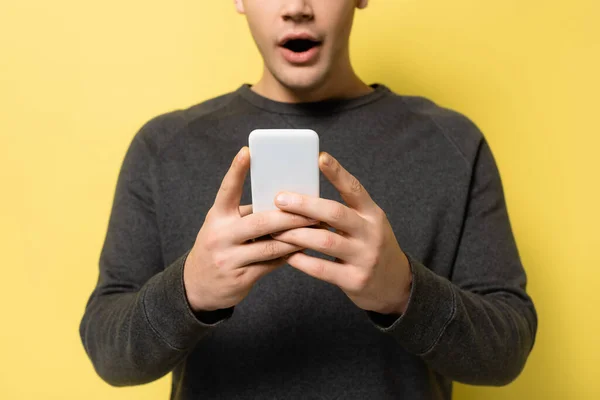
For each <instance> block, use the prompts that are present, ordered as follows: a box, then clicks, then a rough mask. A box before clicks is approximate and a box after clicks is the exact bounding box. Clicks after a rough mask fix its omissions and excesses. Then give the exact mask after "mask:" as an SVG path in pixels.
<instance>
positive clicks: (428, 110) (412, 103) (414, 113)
mask: <svg viewBox="0 0 600 400" xmlns="http://www.w3.org/2000/svg"><path fill="white" fill-rule="evenodd" d="M392 97H393V98H394V99H395V101H396V102H398V105H399V106H400V107H402V108H403V109H404V110H405V113H404V115H405V116H408V117H409V119H410V121H411V123H415V124H419V125H421V127H422V126H423V125H425V126H426V127H427V128H428V130H433V131H435V132H437V133H438V134H439V136H440V140H445V141H447V142H448V144H449V145H450V146H452V147H453V148H454V149H455V150H456V151H457V152H458V153H459V154H460V156H461V157H462V158H463V159H464V160H465V161H466V162H467V164H469V166H472V163H473V160H474V159H475V158H476V154H477V151H478V149H479V146H480V144H481V142H482V141H484V140H485V137H484V134H483V133H482V131H481V130H480V129H479V127H478V126H477V125H476V124H475V123H474V122H473V121H472V120H471V119H470V118H469V117H467V116H466V115H465V114H462V113H461V112H459V111H456V110H453V109H451V108H447V107H443V106H440V105H438V104H436V103H435V102H434V101H432V100H430V99H428V98H426V97H421V96H405V95H399V94H394V95H393V96H392ZM421 129H422V128H421Z"/></svg>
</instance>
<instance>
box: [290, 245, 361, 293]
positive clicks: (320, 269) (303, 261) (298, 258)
mask: <svg viewBox="0 0 600 400" xmlns="http://www.w3.org/2000/svg"><path fill="white" fill-rule="evenodd" d="M287 263H288V264H289V265H291V266H292V267H294V268H296V269H298V270H300V271H302V272H304V273H305V274H307V275H310V276H312V277H313V278H317V279H320V280H322V281H325V282H329V283H331V284H334V285H336V286H339V287H340V288H342V289H343V288H348V287H352V286H351V283H352V282H350V274H349V273H348V268H349V266H348V265H346V264H340V263H336V262H334V261H329V260H325V259H322V258H317V257H312V256H309V255H307V254H304V253H302V252H298V253H294V254H292V255H291V256H290V257H289V258H288V259H287Z"/></svg>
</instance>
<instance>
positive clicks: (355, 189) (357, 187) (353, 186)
mask: <svg viewBox="0 0 600 400" xmlns="http://www.w3.org/2000/svg"><path fill="white" fill-rule="evenodd" d="M363 190H364V188H363V185H362V184H361V183H360V181H359V180H358V179H356V177H355V176H353V177H352V178H351V179H350V192H351V193H353V194H358V193H362V191H363Z"/></svg>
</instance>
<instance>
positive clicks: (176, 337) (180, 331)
mask: <svg viewBox="0 0 600 400" xmlns="http://www.w3.org/2000/svg"><path fill="white" fill-rule="evenodd" d="M188 254H189V251H187V252H186V253H185V254H184V255H182V256H181V257H180V258H178V259H177V260H175V261H174V262H173V263H172V264H171V265H169V266H168V267H167V268H165V270H164V271H162V272H161V273H159V274H157V275H155V276H154V277H152V278H151V279H150V280H149V281H148V283H147V284H146V290H145V291H144V292H143V294H142V296H143V299H142V303H143V307H144V311H145V314H146V318H147V320H148V323H149V324H150V326H151V327H152V328H153V329H154V331H155V332H156V333H157V335H158V336H160V337H161V338H162V339H163V340H164V341H165V342H166V343H167V344H169V345H170V346H171V347H173V348H175V349H178V350H184V349H187V348H189V347H191V346H193V345H195V344H196V342H197V341H198V340H199V339H200V337H201V336H202V334H203V333H206V332H207V331H208V330H209V329H210V328H212V327H215V326H217V325H219V324H221V323H222V322H223V321H225V320H226V319H228V318H230V317H231V315H232V314H233V307H232V308H230V309H225V310H217V311H212V312H209V313H194V311H193V310H192V308H191V307H190V305H189V303H188V300H187V296H186V293H185V286H184V283H183V267H184V265H185V260H186V258H187V256H188Z"/></svg>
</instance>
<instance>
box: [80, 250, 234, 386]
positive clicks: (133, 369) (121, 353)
mask: <svg viewBox="0 0 600 400" xmlns="http://www.w3.org/2000/svg"><path fill="white" fill-rule="evenodd" d="M184 262H185V256H182V257H181V258H180V259H178V260H177V261H175V262H174V263H173V264H172V265H171V266H169V267H167V268H166V269H165V270H164V271H163V272H161V273H159V274H157V275H155V276H154V277H152V278H151V279H150V280H148V282H146V284H145V285H144V286H143V287H142V288H141V289H140V290H139V291H136V292H123V291H119V292H115V290H113V291H112V293H108V290H104V291H101V290H98V289H97V290H96V292H95V293H94V295H93V296H92V298H91V300H90V302H89V303H88V305H87V307H86V311H85V314H84V316H83V319H82V321H81V325H80V334H81V339H82V341H83V344H84V347H85V349H86V352H87V354H88V356H89V357H90V359H91V360H92V363H93V365H94V368H95V369H96V371H97V373H98V374H99V375H100V377H102V379H104V380H105V381H106V382H108V383H109V384H111V385H114V386H127V385H137V384H143V383H148V382H152V381H154V380H156V379H158V378H160V377H162V376H164V375H166V374H167V373H169V372H170V371H171V370H172V369H173V368H174V367H175V366H176V365H177V364H178V363H179V362H180V361H181V360H182V359H183V358H184V357H185V356H186V354H187V353H188V352H189V351H190V350H191V349H192V348H193V347H194V345H195V344H196V343H197V341H198V340H200V338H201V337H202V336H203V335H204V334H205V333H207V332H208V331H209V330H210V329H211V328H212V327H214V326H216V325H218V324H219V323H220V322H222V321H223V320H220V321H218V322H215V323H214V324H206V323H203V322H201V321H200V320H199V319H198V318H197V317H196V315H194V313H193V312H192V311H191V309H190V308H189V305H188V303H187V300H186V297H185V289H184V287H183V280H182V279H183V277H182V272H183V269H182V268H183V263H184ZM102 292H104V293H102Z"/></svg>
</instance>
